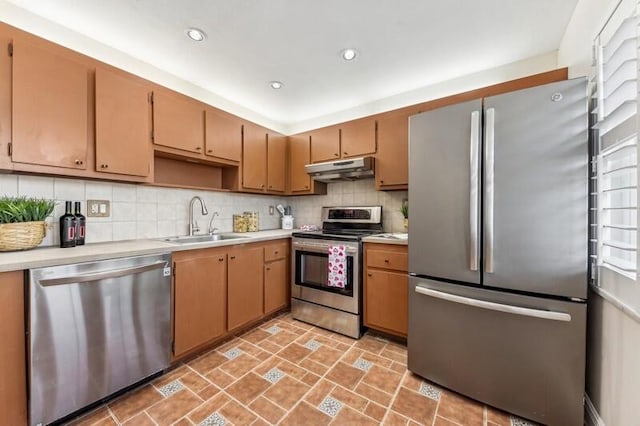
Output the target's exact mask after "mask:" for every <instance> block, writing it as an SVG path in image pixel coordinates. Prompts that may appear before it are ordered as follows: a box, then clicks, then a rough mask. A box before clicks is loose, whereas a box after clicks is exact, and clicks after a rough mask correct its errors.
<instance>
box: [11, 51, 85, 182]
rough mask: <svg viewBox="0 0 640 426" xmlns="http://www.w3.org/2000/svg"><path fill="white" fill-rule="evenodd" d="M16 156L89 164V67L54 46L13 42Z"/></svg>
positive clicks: (79, 165) (54, 163) (55, 163)
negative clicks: (61, 53) (58, 51)
mask: <svg viewBox="0 0 640 426" xmlns="http://www.w3.org/2000/svg"><path fill="white" fill-rule="evenodd" d="M12 75H13V80H12V91H13V95H12V99H13V104H12V112H13V116H12V127H13V141H12V160H13V161H14V162H19V163H28V164H38V165H46V166H56V167H67V168H73V169H84V168H85V167H86V163H87V145H88V111H89V107H90V106H89V98H88V88H89V86H90V84H91V75H90V72H89V69H88V68H87V67H86V66H85V65H83V64H81V63H79V62H76V61H74V60H72V59H70V58H67V57H65V56H62V55H58V54H56V53H54V51H53V49H45V48H42V47H36V46H34V45H31V44H28V43H26V42H23V41H18V40H16V41H14V43H13V67H12Z"/></svg>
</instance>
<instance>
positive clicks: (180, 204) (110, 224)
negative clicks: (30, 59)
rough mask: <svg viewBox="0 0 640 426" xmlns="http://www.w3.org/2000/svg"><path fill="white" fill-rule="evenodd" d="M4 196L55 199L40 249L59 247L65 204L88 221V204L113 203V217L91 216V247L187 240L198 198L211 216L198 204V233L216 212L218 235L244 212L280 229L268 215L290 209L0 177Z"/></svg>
mask: <svg viewBox="0 0 640 426" xmlns="http://www.w3.org/2000/svg"><path fill="white" fill-rule="evenodd" d="M0 195H8V196H23V195H24V196H27V197H36V198H47V199H54V200H56V208H55V211H54V214H53V215H52V217H51V218H49V219H48V222H49V223H50V228H49V230H48V231H47V236H46V237H45V240H44V241H43V243H42V246H52V245H53V246H57V245H58V244H59V229H58V218H59V217H60V216H61V215H62V214H64V202H65V201H66V200H69V201H81V202H82V214H84V215H85V216H86V215H87V211H86V210H87V204H86V200H108V201H109V202H110V203H111V216H109V217H105V218H100V217H87V236H86V240H87V242H88V243H95V242H102V241H119V240H130V239H137V238H160V237H170V236H174V235H186V234H187V233H188V227H189V201H190V200H191V198H192V197H193V196H194V195H198V196H200V197H201V198H202V199H203V200H204V201H205V204H206V206H207V209H208V211H209V214H208V215H207V216H202V215H201V212H200V205H199V203H196V206H195V208H194V217H195V219H196V220H197V222H198V224H199V226H200V233H206V232H207V230H208V228H209V220H210V219H211V215H212V214H213V212H218V214H219V216H216V218H215V219H214V222H213V225H214V226H215V227H216V228H218V230H219V232H231V231H232V228H233V225H232V215H234V214H238V213H242V212H245V211H257V212H259V215H260V220H259V226H260V229H274V228H279V227H280V215H279V214H278V212H277V211H276V212H275V213H274V214H273V215H271V216H270V215H269V206H270V205H272V206H274V205H276V204H279V203H282V204H287V200H286V199H285V198H284V197H274V196H264V195H249V194H237V193H226V192H217V191H206V190H190V189H177V188H162V187H155V186H147V185H136V184H126V183H111V182H100V181H92V180H80V179H67V178H52V177H39V176H26V175H6V174H0Z"/></svg>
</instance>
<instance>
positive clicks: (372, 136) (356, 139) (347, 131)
mask: <svg viewBox="0 0 640 426" xmlns="http://www.w3.org/2000/svg"><path fill="white" fill-rule="evenodd" d="M340 146H341V147H342V154H341V156H342V158H345V157H358V156H361V155H365V154H373V153H375V152H376V121H375V120H373V119H371V118H365V119H362V120H353V121H349V122H346V123H343V124H341V125H340Z"/></svg>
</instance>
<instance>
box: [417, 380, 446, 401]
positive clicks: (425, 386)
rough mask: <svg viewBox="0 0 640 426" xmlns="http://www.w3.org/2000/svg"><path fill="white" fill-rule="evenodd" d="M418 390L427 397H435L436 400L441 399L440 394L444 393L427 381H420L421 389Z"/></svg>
mask: <svg viewBox="0 0 640 426" xmlns="http://www.w3.org/2000/svg"><path fill="white" fill-rule="evenodd" d="M418 392H420V393H421V394H422V395H424V396H426V397H427V398H431V399H433V400H434V401H439V400H440V395H441V394H442V391H441V390H440V389H438V388H437V387H435V386H432V385H430V384H429V383H426V382H422V383H420V389H419V390H418Z"/></svg>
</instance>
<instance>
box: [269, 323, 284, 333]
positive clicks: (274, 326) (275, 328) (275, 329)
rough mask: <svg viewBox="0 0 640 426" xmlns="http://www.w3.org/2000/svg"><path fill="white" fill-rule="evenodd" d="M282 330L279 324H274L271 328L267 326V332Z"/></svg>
mask: <svg viewBox="0 0 640 426" xmlns="http://www.w3.org/2000/svg"><path fill="white" fill-rule="evenodd" d="M281 331H282V329H281V328H280V327H278V326H277V325H273V326H271V327H269V328H267V332H269V333H271V334H278V333H280V332H281Z"/></svg>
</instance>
